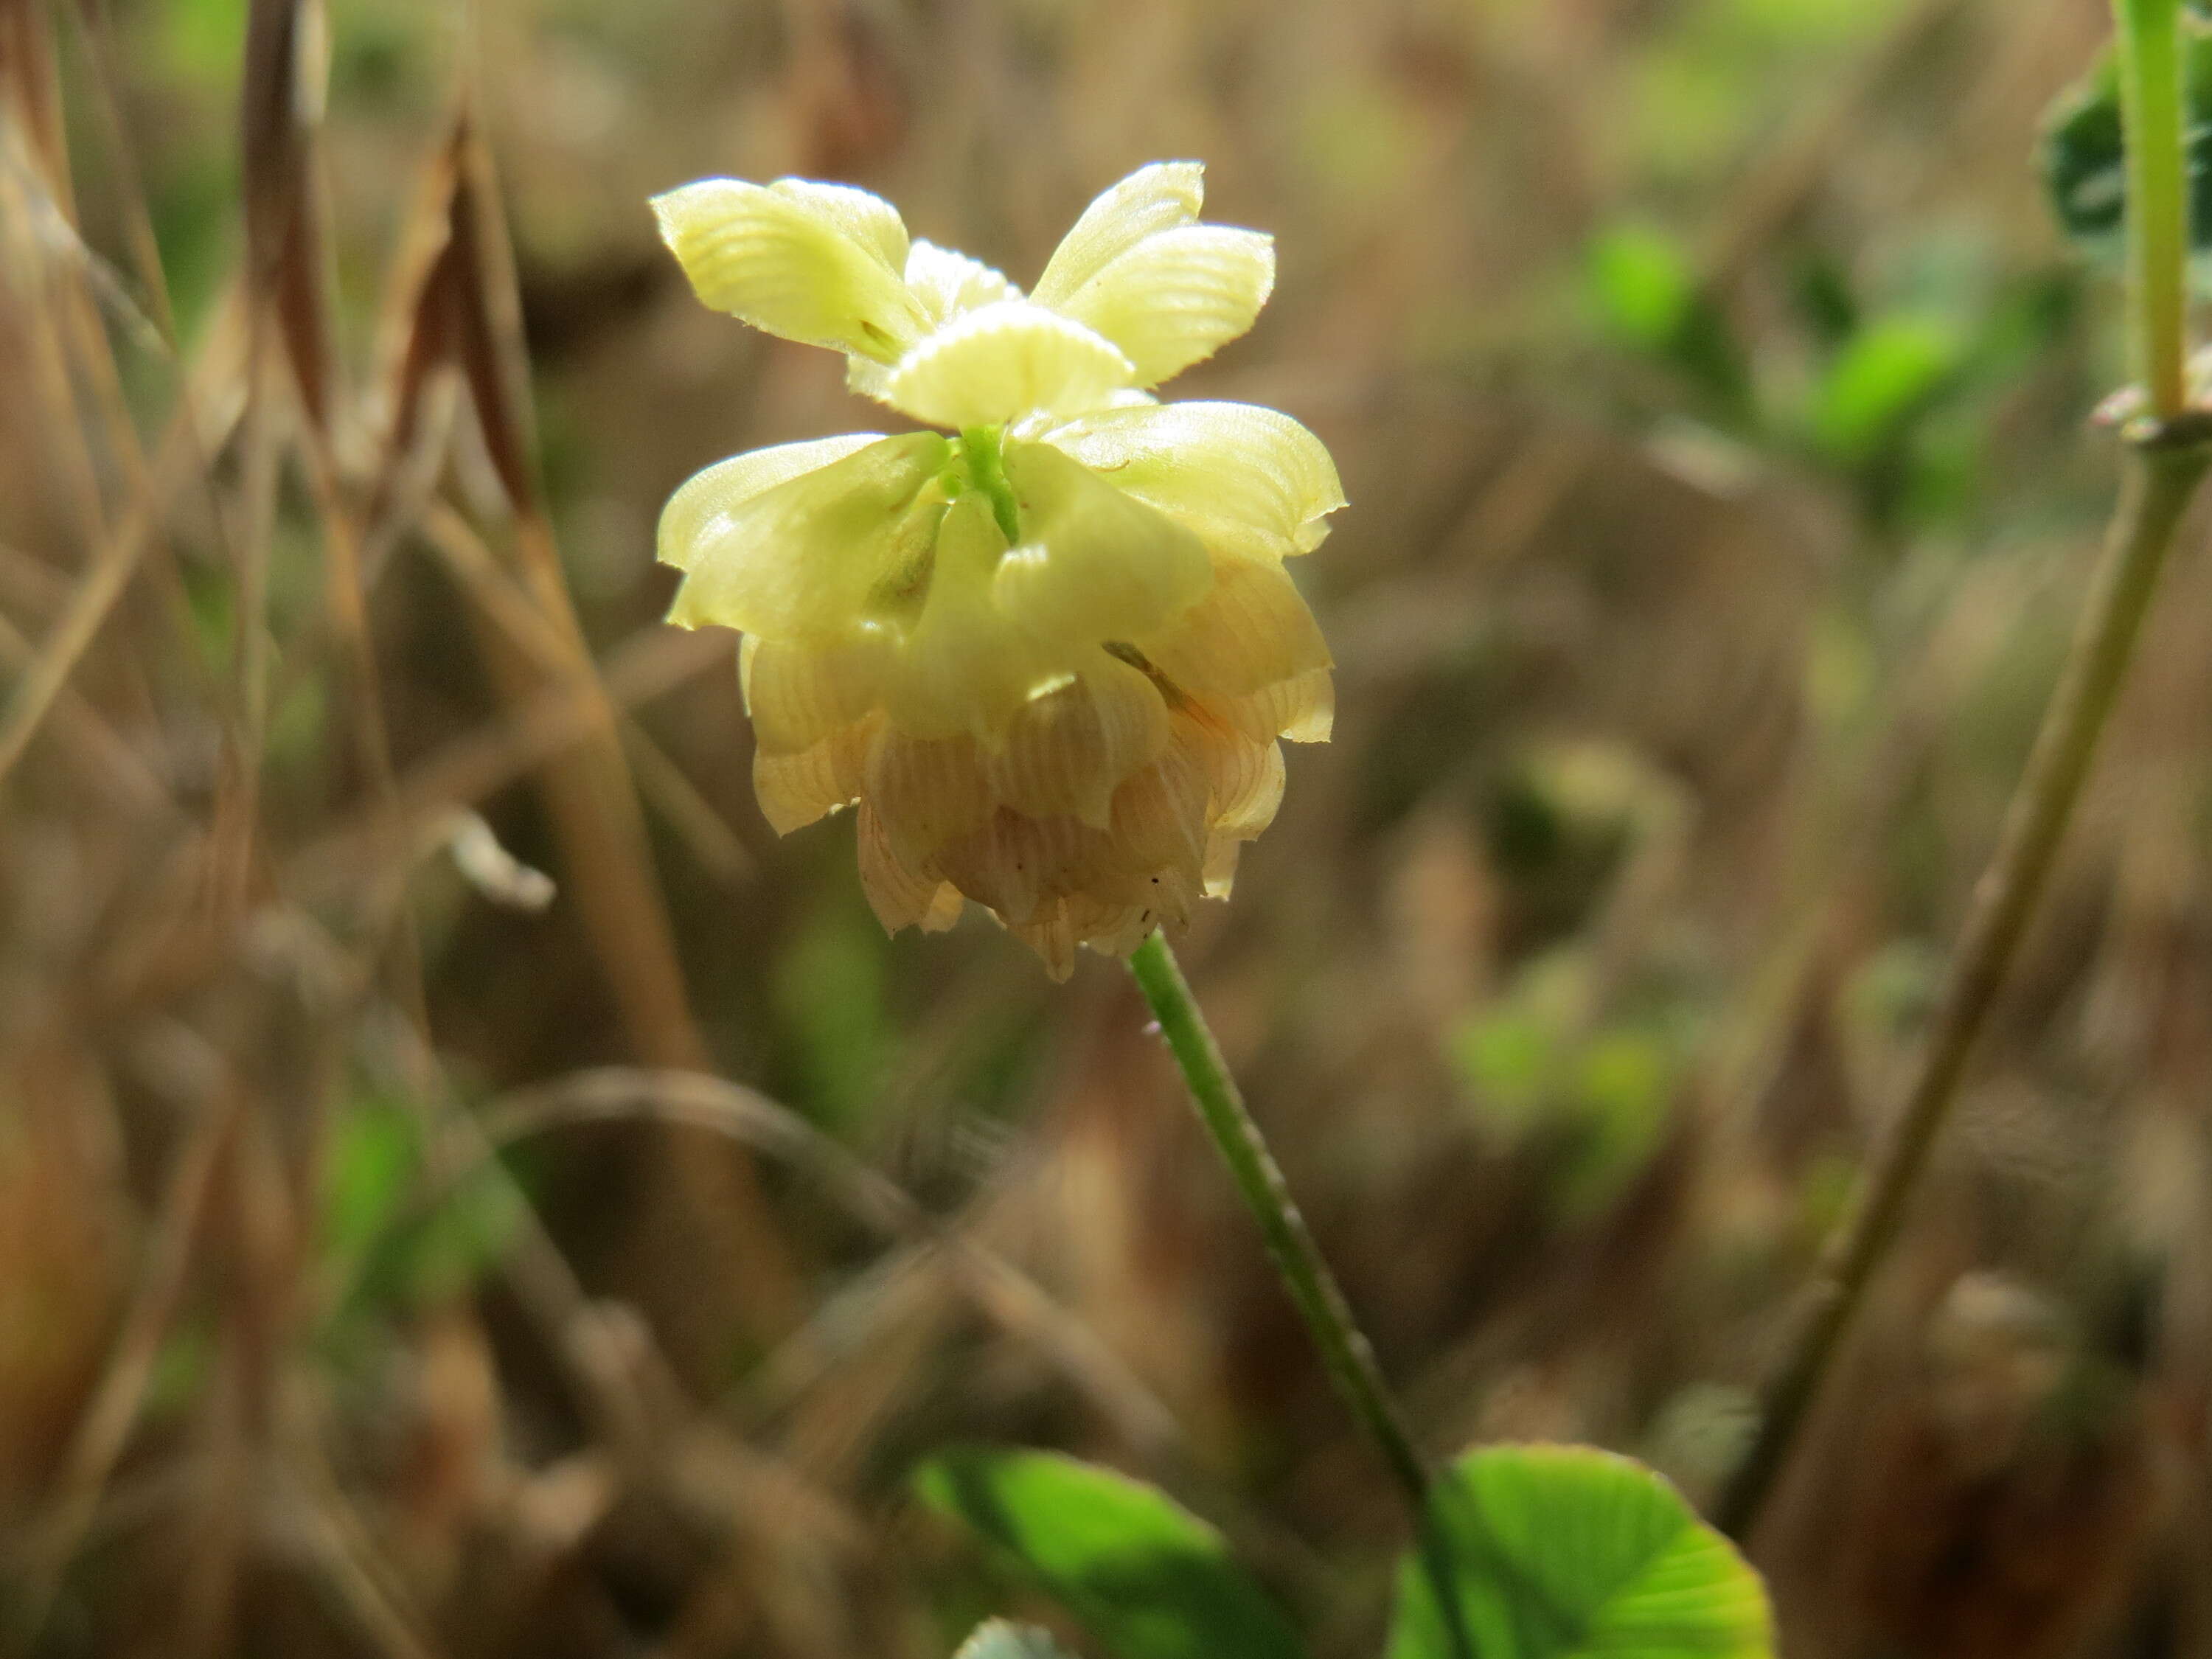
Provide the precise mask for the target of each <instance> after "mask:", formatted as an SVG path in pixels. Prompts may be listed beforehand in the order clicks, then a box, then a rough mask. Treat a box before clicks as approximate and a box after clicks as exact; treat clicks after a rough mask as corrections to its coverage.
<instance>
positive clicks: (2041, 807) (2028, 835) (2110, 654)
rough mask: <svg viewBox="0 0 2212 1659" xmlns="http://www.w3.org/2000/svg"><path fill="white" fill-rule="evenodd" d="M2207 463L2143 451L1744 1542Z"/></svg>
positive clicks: (2039, 872) (1975, 1026)
mask: <svg viewBox="0 0 2212 1659" xmlns="http://www.w3.org/2000/svg"><path fill="white" fill-rule="evenodd" d="M2209 460H2212V447H2208V441H2207V439H2206V437H2205V435H2203V433H2202V432H2197V431H2189V432H2182V431H2179V429H2177V431H2176V432H2175V434H2173V435H2172V437H2170V438H2169V437H2167V436H2166V435H2163V434H2162V433H2160V432H2158V431H2154V432H2153V433H2152V434H2151V435H2149V436H2148V437H2147V438H2144V439H2142V440H2139V441H2137V443H2136V447H2135V449H2134V451H2133V453H2132V454H2131V455H2130V461H2129V466H2128V473H2127V477H2126V479H2125V480H2124V483H2123V484H2122V487H2121V492H2120V501H2119V505H2118V507H2117V508H2116V509H2115V510H2114V513H2113V516H2112V528H2111V530H2110V531H2109V532H2107V536H2106V550H2105V556H2104V560H2103V562H2102V565H2101V566H2100V569H2099V571H2098V575H2097V581H2096V586H2095V590H2094V592H2093V593H2092V595H2091V597H2090V600H2089V605H2088V608H2087V611H2084V613H2083V615H2082V618H2081V626H2080V628H2079V629H2078V631H2077V632H2076V634H2075V640H2074V644H2073V647H2072V649H2071V651H2070V652H2069V654H2068V657H2067V660H2066V667H2065V670H2064V671H2063V675H2062V677H2061V678H2060V680H2059V683H2058V689H2057V690H2056V691H2055V692H2054V693H2052V695H2051V706H2050V708H2049V709H2048V710H2046V711H2045V715H2044V720H2043V726H2042V729H2041V731H2040V732H2038V733H2037V735H2036V740H2035V749H2034V751H2033V754H2031V755H2030V756H2029V757H2028V763H2027V773H2026V775H2024V776H2023V777H2022V778H2021V782H2020V786H2019V787H2018V789H2017V790H2016V791H2015V793H2014V795H2013V799H2012V805H2011V806H2010V807H2009V808H2008V811H2007V812H2006V815H2005V823H2004V829H2003V831H2002V835H2001V836H2000V837H1999V839H1998V842H1997V850H1996V855H1995V856H1994V857H1993V858H1992V859H1991V860H1990V866H1989V868H1988V869H1987V870H1986V871H1985V872H1984V873H1983V876H1982V878H1981V881H1980V882H1979V884H1977V886H1976V887H1975V889H1974V898H1973V902H1972V908H1970V910H1969V912H1968V915H1967V917H1966V928H1965V931H1964V932H1963V933H1961V934H1960V939H1959V945H1958V949H1957V951H1956V952H1955V954H1954V956H1953V957H1952V961H1951V966H1950V970H1949V974H1948V977H1947V978H1946V980H1945V981H1944V985H1943V992H1942V1000H1941V1001H1940V1002H1939V1003H1938V1005H1937V1007H1936V1015H1935V1019H1934V1024H1933V1025H1932V1027H1931V1030H1930V1035H1929V1040H1928V1045H1927V1048H1926V1049H1925V1051H1924V1052H1923V1054H1922V1055H1921V1059H1920V1069H1919V1072H1918V1074H1917V1076H1916V1077H1915V1079H1914V1080H1913V1085H1912V1090H1911V1093H1910V1094H1909V1095H1907V1096H1906V1097H1905V1105H1904V1107H1903V1109H1902V1110H1900V1111H1899V1114H1898V1116H1897V1120H1896V1123H1895V1125H1894V1127H1893V1129H1892V1130H1891V1132H1890V1134H1889V1139H1888V1140H1887V1144H1886V1145H1885V1146H1884V1147H1883V1149H1882V1152H1881V1155H1880V1157H1879V1158H1877V1159H1876V1161H1875V1166H1874V1169H1873V1171H1872V1173H1871V1174H1870V1175H1869V1176H1868V1178H1867V1180H1866V1182H1865V1183H1864V1185H1863V1188H1862V1189H1861V1193H1860V1195H1859V1198H1858V1200H1857V1202H1856V1204H1855V1205H1854V1207H1853V1211H1852V1213H1851V1216H1850V1219H1848V1220H1847V1221H1846V1222H1845V1223H1844V1225H1843V1226H1842V1227H1841V1228H1840V1229H1839V1230H1838V1232H1837V1234H1836V1236H1835V1237H1834V1238H1832V1240H1831V1241H1830V1244H1829V1248H1828V1250H1827V1252H1826V1256H1825V1258H1824V1261H1823V1266H1822V1267H1821V1270H1820V1275H1819V1277H1818V1279H1816V1281H1815V1284H1814V1293H1813V1300H1812V1304H1811V1308H1810V1310H1809V1311H1808V1316H1807V1317H1806V1320H1805V1322H1804V1324H1803V1325H1802V1328H1800V1330H1799V1333H1798V1335H1797V1338H1796V1342H1795V1344H1794V1346H1792V1347H1791V1349H1790V1352H1788V1353H1787V1355H1786V1356H1785V1358H1784V1362H1783V1364H1781V1365H1780V1366H1779V1367H1778V1369H1777V1370H1776V1372H1775V1376H1774V1380H1773V1382H1772V1383H1771V1384H1770V1385H1769V1387H1768V1389H1767V1390H1766V1397H1765V1401H1764V1407H1765V1409H1764V1411H1763V1412H1762V1413H1761V1416H1760V1421H1759V1432H1758V1435H1757V1436H1756V1437H1755V1438H1754V1439H1753V1443H1752V1446H1751V1449H1750V1450H1749V1451H1748V1452H1747V1454H1746V1455H1745V1457H1744V1460H1743V1462H1742V1463H1741V1465H1739V1466H1738V1468H1737V1469H1736V1472H1735V1475H1734V1477H1733V1478H1732V1479H1731V1480H1730V1481H1729V1486H1728V1489H1727V1491H1726V1492H1723V1494H1722V1497H1721V1501H1720V1505H1719V1510H1718V1514H1717V1522H1718V1524H1719V1526H1720V1528H1721V1529H1722V1530H1723V1532H1725V1533H1727V1534H1729V1536H1730V1537H1732V1538H1735V1539H1737V1540H1738V1541H1742V1540H1744V1539H1746V1538H1747V1536H1748V1535H1749V1534H1750V1531H1751V1528H1752V1527H1753V1525H1754V1524H1755V1523H1756V1522H1757V1521H1758V1519H1759V1513H1760V1511H1761V1510H1762V1509H1763V1508H1764V1507H1765V1503H1766V1500H1767V1498H1768V1497H1769V1496H1770V1495H1771V1493H1772V1492H1773V1490H1774V1486H1775V1483H1776V1481H1777V1480H1778V1477H1779V1476H1780V1474H1781V1473H1782V1471H1783V1469H1784V1466H1785V1465H1786V1464H1787V1462H1788V1460H1789V1456H1790V1449H1791V1448H1792V1446H1793V1445H1794V1444H1795V1443H1796V1438H1797V1435H1798V1432H1799V1431H1800V1430H1801V1429H1802V1427H1803V1425H1804V1421H1805V1418H1806V1414H1807V1413H1808V1411H1809V1410H1810V1409H1811V1407H1812V1406H1813V1404H1814V1401H1815V1400H1816V1399H1817V1398H1818V1397H1819V1395H1820V1384H1821V1383H1822V1382H1823V1380H1824V1379H1825V1378H1826V1375H1827V1371H1828V1368H1829V1365H1830V1364H1831V1362H1832V1360H1833V1358H1834V1357H1835V1355H1836V1352H1837V1350H1838V1344H1839V1342H1840V1341H1841V1340H1842V1338H1843V1335H1844V1332H1845V1331H1846V1330H1847V1329H1848V1328H1850V1322H1851V1318H1852V1316H1853V1315H1854V1314H1856V1313H1857V1310H1858V1309H1859V1306H1860V1304H1861V1303H1862V1302H1863V1300H1864V1299H1865V1296H1866V1291H1867V1286H1868V1285H1869V1283H1870V1282H1871V1281H1872V1279H1873V1277H1874V1273H1875V1268H1876V1267H1879V1266H1880V1265H1881V1261H1882V1259H1883V1258H1884V1257H1885V1256H1886V1255H1887V1254H1888V1253H1889V1250H1890V1248H1891V1246H1892V1245H1893V1244H1894V1243H1896V1242H1897V1239H1898V1236H1899V1232H1900V1231H1902V1229H1903V1226H1904V1223H1905V1209H1906V1200H1907V1199H1908V1198H1909V1197H1910V1196H1911V1194H1912V1192H1913V1191H1914V1189H1915V1188H1916V1187H1917V1184H1918V1182H1919V1179H1920V1176H1921V1174H1922V1172H1923V1170H1925V1169H1926V1167H1927V1164H1928V1154H1929V1150H1930V1148H1932V1147H1933V1146H1934V1145H1935V1144H1936V1135H1937V1133H1939V1132H1940V1131H1941V1130H1942V1127H1943V1124H1944V1122H1945V1121H1946V1120H1947V1119H1948V1116H1949V1115H1950V1112H1951V1109H1952V1106H1953V1104H1954V1102H1955V1101H1956V1099H1957V1098H1958V1091H1959V1083H1960V1079H1961V1077H1962V1076H1963V1075H1964V1074H1965V1071H1966V1060H1967V1058H1968V1056H1969V1055H1970V1054H1972V1049H1973V1046H1974V1041H1975V1039H1976V1038H1977V1037H1978V1036H1980V1035H1981V1031H1982V1028H1983V1026H1984V1024H1986V1023H1987V1020H1988V1018H1989V1012H1990V1006H1991V1005H1992V1004H1993V1003H1995V1001H1996V995H1997V993H1998V991H1999V989H2000V988H2002V986H2003V984H2004V980H2005V974H2006V970H2007V969H2008V968H2009V967H2010V966H2011V963H2012V959H2013V955H2014V953H2015V951H2016V950H2017V948H2018V946H2019V945H2020V940H2021V934H2022V933H2024V932H2025V931H2026V929H2027V923H2028V920H2029V918H2030V917H2031V916H2033V915H2034V913H2035V908H2036V904H2037V902H2038V901H2039V899H2040V898H2041V897H2042V895H2043V890H2044V886H2045V882H2046V880H2047V879H2048V878H2049V876H2050V873H2051V864H2052V861H2053V859H2054V858H2055V856H2056V854H2057V851H2058V846H2059V842H2060V841H2061V840H2062V839H2063V837H2064V836H2065V833H2066V826H2067V823H2068V822H2069V819H2071V817H2073V813H2074V805H2075V801H2076V800H2077V799H2079V798H2080V796H2081V786H2082V783H2083V781H2084V780H2085V779H2086V778H2087V776H2088V772H2089V763H2090V761H2091V759H2092V758H2093V757H2094V755H2095V753H2096V747H2097V738H2098V735H2099V734H2100V732H2102V731H2103V730H2104V726H2105V720H2106V716H2107V715H2109V714H2111V713H2112V704H2113V702H2114V701H2115V700H2116V699H2117V697H2118V694H2119V689H2120V684H2121V681H2122V679H2123V678H2124V676H2125V674H2126V671H2127V665H2128V659H2129V657H2130V654H2131V653H2132V652H2133V650H2134V647H2135V641H2136V635H2137V633H2138V631H2139V630H2140V629H2141V626H2142V619H2143V616H2144V613H2145V612H2146V611H2148V609H2149V607H2150V601H2151V596H2152V594H2153V592H2154V591H2155V590H2156V587H2157V584H2158V574H2159V570H2160V567H2161V566H2162V565H2163V564H2164V563H2165V562H2166V551H2167V550H2168V549H2169V548H2170V547H2172V544H2173V538H2174V532H2176V531H2177V530H2178V529H2179V526H2180V524H2181V519H2182V515H2183V513H2185V512H2186V511H2187V510H2188V507H2189V504H2190V502H2191V500H2193V499H2194V498H2195V496H2196V494H2197V483H2198V482H2199V481H2200V480H2201V479H2202V478H2203V476H2204V472H2205V468H2206V465H2207V463H2208V461H2209Z"/></svg>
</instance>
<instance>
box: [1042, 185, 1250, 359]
mask: <svg viewBox="0 0 2212 1659" xmlns="http://www.w3.org/2000/svg"><path fill="white" fill-rule="evenodd" d="M1274 288H1275V243H1274V239H1273V237H1271V236H1267V235H1266V234H1262V233H1261V232H1259V231H1256V230H1234V229H1231V228H1229V227H1228V226H1226V225H1182V226H1180V227H1178V228H1176V229H1174V230H1164V231H1162V232H1160V233H1159V234H1158V235H1154V236H1147V237H1146V238H1145V240H1142V241H1140V242H1138V243H1137V244H1135V245H1134V246H1132V247H1130V248H1129V249H1128V250H1127V252H1123V253H1121V255H1120V256H1119V257H1117V258H1115V259H1114V260H1113V261H1112V262H1111V263H1109V264H1107V265H1106V266H1105V267H1104V268H1103V269H1102V270H1100V271H1099V272H1098V274H1097V276H1093V277H1091V280H1090V281H1089V282H1087V283H1084V285H1083V286H1082V287H1081V288H1079V289H1076V290H1075V292H1074V293H1073V294H1072V295H1069V296H1068V297H1067V298H1066V299H1065V300H1060V301H1054V307H1053V308H1054V310H1056V311H1058V312H1059V313H1060V314H1061V315H1063V316H1066V317H1072V318H1073V319H1075V320H1076V321H1077V322H1079V323H1081V324H1083V325H1085V327H1087V328H1090V329H1093V330H1095V331H1097V332H1098V333H1099V334H1101V335H1103V336H1104V337H1106V338H1107V339H1109V340H1111V341H1112V342H1113V343H1115V345H1117V346H1119V347H1120V348H1121V350H1122V351H1123V352H1124V353H1125V354H1126V355H1127V357H1128V359H1129V361H1130V362H1132V363H1133V364H1135V365H1136V370H1137V375H1136V383H1137V384H1138V385H1139V386H1157V385H1158V383H1159V382H1160V381H1162V380H1166V379H1167V378H1168V377H1169V376H1170V375H1171V374H1180V373H1181V372H1182V370H1184V369H1186V368H1189V367H1190V366H1191V365H1192V364H1193V363H1194V362H1198V361H1199V360H1200V358H1204V357H1210V356H1212V355H1213V354H1214V353H1215V352H1216V351H1218V349H1221V347H1223V346H1225V345H1226V344H1227V343H1229V342H1230V341H1231V340H1233V339H1235V338H1236V337H1237V336H1238V335H1240V334H1242V333H1243V332H1244V331H1245V330H1247V329H1249V328H1250V327H1251V326H1252V324H1253V321H1254V319H1256V318H1257V317H1258V316H1259V314H1260V307H1261V306H1264V305H1265V304H1267V296H1268V295H1270V294H1271V293H1273V291H1274Z"/></svg>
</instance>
